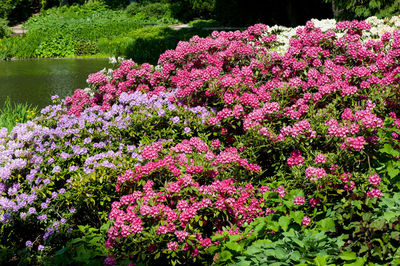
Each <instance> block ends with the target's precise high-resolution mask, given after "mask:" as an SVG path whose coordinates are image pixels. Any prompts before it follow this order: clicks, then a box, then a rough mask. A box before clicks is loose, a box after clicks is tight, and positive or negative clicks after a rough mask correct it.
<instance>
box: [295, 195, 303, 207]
mask: <svg viewBox="0 0 400 266" xmlns="http://www.w3.org/2000/svg"><path fill="white" fill-rule="evenodd" d="M304 202H305V199H304V198H303V197H302V196H297V197H296V198H295V199H294V201H293V203H294V205H303V204H304Z"/></svg>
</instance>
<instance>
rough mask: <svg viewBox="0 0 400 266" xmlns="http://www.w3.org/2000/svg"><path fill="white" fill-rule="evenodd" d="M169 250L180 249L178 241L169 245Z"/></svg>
mask: <svg viewBox="0 0 400 266" xmlns="http://www.w3.org/2000/svg"><path fill="white" fill-rule="evenodd" d="M168 249H169V250H172V251H174V250H177V249H178V243H176V241H171V242H169V243H168Z"/></svg>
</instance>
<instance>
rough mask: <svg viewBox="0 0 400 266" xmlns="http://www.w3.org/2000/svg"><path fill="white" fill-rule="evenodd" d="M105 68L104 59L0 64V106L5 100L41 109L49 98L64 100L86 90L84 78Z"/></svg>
mask: <svg viewBox="0 0 400 266" xmlns="http://www.w3.org/2000/svg"><path fill="white" fill-rule="evenodd" d="M105 67H107V68H109V67H111V65H110V64H109V62H108V59H106V58H100V59H98V58H96V59H41V60H16V61H0V106H2V105H3V103H4V101H5V100H6V98H7V97H9V98H10V100H11V102H12V103H29V104H31V105H35V106H37V107H39V108H40V109H41V108H43V107H45V106H47V105H49V104H50V103H51V96H52V95H59V96H60V97H61V98H64V97H65V96H69V95H72V94H73V92H74V91H75V90H76V89H78V88H82V89H83V88H86V87H87V83H86V80H87V78H88V75H89V74H90V73H94V72H98V71H100V70H101V69H103V68H105Z"/></svg>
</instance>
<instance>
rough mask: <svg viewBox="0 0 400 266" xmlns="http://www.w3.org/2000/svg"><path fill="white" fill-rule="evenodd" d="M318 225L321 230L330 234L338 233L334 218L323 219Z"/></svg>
mask: <svg viewBox="0 0 400 266" xmlns="http://www.w3.org/2000/svg"><path fill="white" fill-rule="evenodd" d="M317 224H318V225H319V226H320V228H321V229H322V230H323V231H328V232H335V231H336V227H335V222H334V220H333V219H332V218H325V219H322V220H321V221H319V222H318V223H317Z"/></svg>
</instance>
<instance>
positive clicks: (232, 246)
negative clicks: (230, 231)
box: [225, 242, 243, 252]
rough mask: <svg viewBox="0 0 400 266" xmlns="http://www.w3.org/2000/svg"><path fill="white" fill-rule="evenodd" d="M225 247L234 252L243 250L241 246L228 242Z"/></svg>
mask: <svg viewBox="0 0 400 266" xmlns="http://www.w3.org/2000/svg"><path fill="white" fill-rule="evenodd" d="M225 247H226V248H228V249H230V250H232V251H236V252H241V251H242V250H243V248H242V246H241V245H239V244H238V243H235V242H229V243H227V244H226V245H225Z"/></svg>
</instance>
